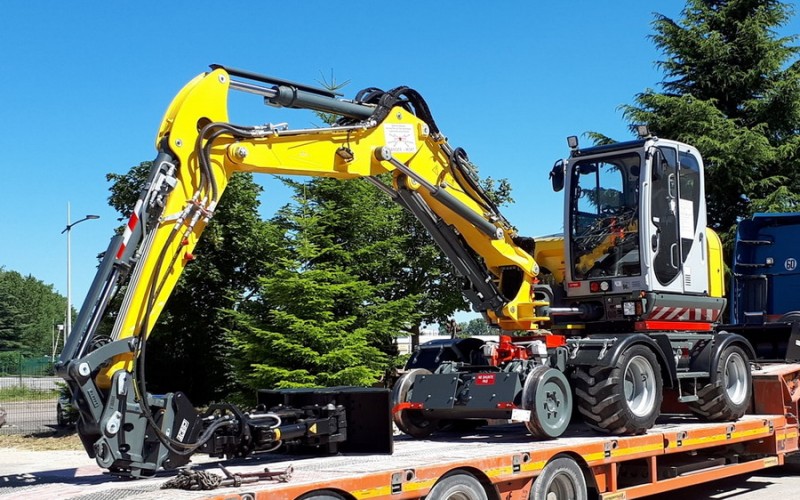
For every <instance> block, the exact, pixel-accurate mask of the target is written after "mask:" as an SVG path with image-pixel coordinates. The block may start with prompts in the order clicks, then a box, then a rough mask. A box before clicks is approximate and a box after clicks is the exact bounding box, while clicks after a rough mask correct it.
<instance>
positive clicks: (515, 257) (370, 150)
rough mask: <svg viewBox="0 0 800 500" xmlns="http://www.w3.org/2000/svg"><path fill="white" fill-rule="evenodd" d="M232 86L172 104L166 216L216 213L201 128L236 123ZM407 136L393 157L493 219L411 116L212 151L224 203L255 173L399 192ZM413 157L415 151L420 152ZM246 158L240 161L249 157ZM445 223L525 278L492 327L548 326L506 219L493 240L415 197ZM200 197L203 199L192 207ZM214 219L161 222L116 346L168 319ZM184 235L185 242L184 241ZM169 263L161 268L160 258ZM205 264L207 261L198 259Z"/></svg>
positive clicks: (439, 143) (124, 360) (220, 82)
mask: <svg viewBox="0 0 800 500" xmlns="http://www.w3.org/2000/svg"><path fill="white" fill-rule="evenodd" d="M229 85H230V77H229V75H228V74H227V72H226V71H225V70H223V69H216V70H214V71H211V72H209V73H205V74H203V75H199V76H197V77H196V78H194V79H193V80H191V81H190V82H189V83H188V84H187V85H186V86H185V87H184V88H183V89H181V91H180V92H179V93H178V94H177V95H176V97H175V98H174V99H173V101H172V103H171V104H170V105H169V107H168V109H167V111H166V113H165V114H164V118H163V120H162V123H161V126H160V128H159V131H158V135H157V137H156V144H162V143H167V144H168V146H169V149H170V150H171V151H172V153H173V155H174V156H175V160H176V163H177V173H176V176H177V185H176V187H175V188H174V189H173V190H172V191H171V192H170V194H169V195H167V196H166V202H165V209H164V212H163V214H164V215H165V216H166V217H172V216H175V215H177V214H180V213H182V212H183V211H184V210H186V209H187V207H194V206H198V207H201V208H202V209H203V210H210V209H213V208H214V207H213V206H209V205H208V203H207V202H205V201H204V198H205V197H208V196H209V194H210V193H209V192H206V191H199V189H200V171H201V169H200V166H199V159H198V158H199V155H198V153H197V151H198V146H200V147H202V146H204V145H205V143H204V142H203V141H200V140H199V134H200V130H199V129H201V128H202V126H204V125H206V124H208V123H212V122H213V123H228V110H227V99H228V92H229ZM397 130H403V131H406V132H408V134H409V135H408V136H407V137H405V138H404V140H405V141H406V142H404V143H403V144H407V145H409V147H408V148H407V149H406V150H404V151H399V150H398V151H397V152H396V153H394V154H393V156H394V158H395V159H397V160H398V161H399V162H401V163H403V164H405V165H406V166H407V167H408V168H409V169H410V170H412V171H413V172H414V173H415V174H416V175H418V176H419V177H420V178H421V179H422V180H423V181H424V182H420V184H421V185H422V184H425V183H427V184H428V185H430V186H437V187H442V186H445V187H444V189H445V190H446V191H447V192H448V193H449V194H450V195H452V196H453V197H454V198H455V199H456V200H458V202H460V204H461V205H463V207H464V209H465V210H466V211H469V212H472V213H475V214H478V215H479V216H480V217H482V218H484V220H488V218H487V217H486V210H485V208H484V206H483V205H482V202H481V201H480V196H478V194H477V193H475V192H474V191H473V190H472V188H471V187H469V186H466V185H465V186H461V185H460V184H459V182H458V181H457V175H456V173H455V172H454V170H453V169H452V166H451V165H450V160H449V158H448V155H447V153H446V151H445V149H444V147H443V146H445V145H446V141H445V140H444V138H443V137H441V136H437V137H433V136H431V135H430V134H429V133H428V131H427V130H428V127H427V125H426V124H424V123H423V122H422V121H421V120H420V119H418V118H417V117H416V116H414V115H413V114H411V113H408V112H406V111H405V110H403V109H402V108H396V109H394V110H392V111H391V112H390V113H389V114H388V115H387V117H386V118H385V119H384V121H383V122H381V123H377V124H373V125H370V126H364V127H361V128H358V129H352V130H349V131H344V132H343V131H341V130H334V129H332V128H330V129H329V128H318V129H313V130H305V131H303V130H299V131H296V132H292V133H287V134H283V135H281V134H276V133H265V134H263V136H262V137H256V138H252V137H248V138H243V137H233V135H231V134H230V133H224V134H222V135H220V136H218V137H217V138H216V139H214V142H213V144H212V146H211V148H210V155H209V163H210V169H211V171H212V173H213V177H214V179H215V181H216V184H217V187H218V190H217V191H218V194H219V195H222V192H223V191H224V190H225V187H226V185H227V182H228V179H229V178H230V177H231V176H232V175H233V174H234V173H235V172H253V173H264V174H280V175H304V176H311V177H333V178H338V179H354V178H361V177H367V176H375V175H377V174H382V173H391V174H392V175H393V176H394V182H393V183H392V186H398V185H401V184H404V182H400V181H399V179H401V178H404V177H405V176H404V175H403V174H402V173H401V172H400V171H399V170H397V169H396V168H395V166H394V165H393V164H391V163H389V162H386V161H381V160H379V159H378V157H376V155H375V152H376V151H378V150H380V149H381V148H383V147H385V146H391V144H389V141H390V140H391V137H393V136H392V133H393V132H394V131H397ZM342 147H347V148H349V149H350V150H351V151H352V153H353V159H352V160H351V161H345V159H343V158H341V157H340V156H339V155H338V154H337V151H338V150H339V149H340V148H342ZM412 150H413V151H412ZM245 152H246V154H240V153H245ZM416 192H417V193H418V194H419V195H420V196H421V197H422V198H423V199H424V200H425V202H426V203H427V204H428V205H429V206H430V208H431V210H432V211H433V212H435V213H436V215H437V216H439V217H440V218H441V219H442V221H443V222H444V223H445V224H447V225H450V226H452V227H454V228H455V229H456V230H457V231H458V233H459V234H460V235H461V237H462V238H463V239H464V240H465V241H466V242H467V244H468V245H469V246H470V247H471V248H472V249H473V250H474V251H475V253H477V254H478V255H479V256H480V257H481V259H482V261H483V263H484V264H485V266H486V268H487V271H488V273H489V275H490V276H491V277H492V278H493V279H495V280H499V279H500V277H501V274H502V270H503V269H504V268H508V267H514V268H517V269H519V270H521V272H522V276H523V278H522V284H521V286H520V287H519V289H518V291H517V293H516V295H515V296H514V297H509V300H508V302H507V304H506V305H505V306H504V307H503V308H502V310H501V311H500V312H499V313H496V312H494V311H490V312H489V318H490V321H492V322H493V323H495V324H497V325H499V326H500V327H501V328H503V329H508V330H528V329H535V328H537V327H538V325H539V324H540V323H541V322H542V321H545V320H548V319H549V318H545V317H540V316H537V314H536V305H537V304H536V303H535V302H534V300H533V297H532V291H533V285H534V284H535V283H536V282H537V281H536V272H537V269H538V265H537V263H536V261H535V260H534V258H533V256H531V255H529V254H528V253H527V252H525V251H524V250H522V249H521V248H520V247H518V246H517V245H516V243H515V242H514V241H513V237H514V236H515V235H516V230H515V229H514V228H513V227H511V226H510V225H508V223H506V222H505V221H503V220H498V221H492V223H493V224H494V225H495V226H496V227H497V228H498V229H501V230H502V233H503V236H502V237H501V238H499V239H494V238H492V237H490V236H487V235H486V234H484V233H483V232H481V231H479V230H478V229H477V228H476V227H475V226H473V225H472V224H471V223H469V222H468V221H467V220H466V219H465V218H464V216H463V215H459V214H457V213H456V212H454V211H453V210H452V209H450V208H448V207H447V206H445V205H443V204H442V203H441V202H439V201H438V200H437V199H436V198H434V197H433V196H432V194H431V192H430V191H429V190H428V189H427V188H425V186H424V185H422V186H421V187H419V188H418V189H417V191H416ZM196 193H199V196H200V200H199V201H198V202H197V203H196V204H193V203H192V202H191V201H190V200H191V199H192V197H193V196H195V194H196ZM206 223H207V220H205V219H204V218H201V219H200V220H198V221H197V222H196V223H195V224H193V225H189V223H188V222H183V223H178V224H176V222H175V221H174V220H162V221H160V223H159V224H158V226H157V228H156V229H155V230H154V231H153V232H152V234H151V237H150V239H149V240H147V241H146V242H145V243H143V244H142V245H141V248H140V250H141V251H142V257H141V258H140V260H139V264H138V265H137V266H136V269H135V271H134V275H133V276H132V278H131V286H130V287H129V289H128V290H127V293H126V296H125V299H124V301H123V307H122V308H121V309H120V311H119V314H118V320H117V323H116V324H115V327H114V331H113V333H112V338H113V339H114V340H120V339H125V338H128V337H134V336H145V337H146V336H148V335H149V334H150V331H151V330H152V328H153V326H154V325H155V323H156V321H157V320H158V317H159V315H160V314H161V311H162V310H163V307H164V305H165V303H166V301H167V299H168V298H169V297H170V295H171V294H172V291H173V289H174V288H175V285H176V284H177V281H178V279H179V278H180V276H181V274H182V273H183V270H184V268H185V266H186V265H187V263H188V262H189V261H190V259H186V258H184V257H185V256H186V254H187V253H190V254H191V253H193V250H194V248H195V245H196V244H197V242H198V241H199V239H200V236H201V234H202V232H203V230H204V229H205V226H206ZM176 235H177V236H176ZM162 252H163V254H164V259H163V261H162V263H161V264H160V265H159V263H158V262H159V260H160V259H159V255H160V254H162ZM198 257H199V258H202V256H198ZM132 367H133V355H131V354H123V355H120V356H117V357H115V358H114V360H113V362H112V363H110V365H109V366H108V367H107V368H104V369H103V370H101V372H100V373H99V375H98V377H97V380H96V382H97V384H98V386H99V387H101V388H109V387H110V381H111V377H112V376H113V375H114V373H116V372H117V371H120V370H126V371H129V372H130V371H131V370H132Z"/></svg>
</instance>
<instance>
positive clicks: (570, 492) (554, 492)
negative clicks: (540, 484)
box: [545, 473, 578, 500]
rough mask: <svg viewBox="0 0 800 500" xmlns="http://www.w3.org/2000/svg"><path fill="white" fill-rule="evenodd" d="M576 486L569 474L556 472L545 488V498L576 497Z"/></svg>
mask: <svg viewBox="0 0 800 500" xmlns="http://www.w3.org/2000/svg"><path fill="white" fill-rule="evenodd" d="M577 497H578V494H577V487H576V485H575V483H574V482H573V481H572V477H571V476H570V475H569V474H564V473H561V474H556V475H555V476H554V477H553V480H552V481H551V482H550V485H549V486H548V488H547V494H546V496H545V498H547V500H569V499H571V498H577Z"/></svg>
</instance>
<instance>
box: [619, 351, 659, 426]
mask: <svg viewBox="0 0 800 500" xmlns="http://www.w3.org/2000/svg"><path fill="white" fill-rule="evenodd" d="M655 378H656V377H655V372H653V366H652V365H651V364H650V362H649V361H648V360H647V358H645V357H644V356H634V357H633V358H631V360H630V362H629V363H628V366H627V367H626V368H625V381H624V383H625V401H627V403H628V408H630V410H631V412H632V413H633V414H634V415H636V416H637V417H644V416H647V415H648V414H650V412H651V411H652V409H653V405H654V404H655V399H656V386H655Z"/></svg>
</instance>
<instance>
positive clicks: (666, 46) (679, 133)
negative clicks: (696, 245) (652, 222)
mask: <svg viewBox="0 0 800 500" xmlns="http://www.w3.org/2000/svg"><path fill="white" fill-rule="evenodd" d="M792 14H793V11H792V7H790V6H789V5H787V4H785V3H782V2H779V1H776V0H688V1H687V5H686V8H685V9H684V10H683V12H682V18H681V19H680V20H678V21H675V20H673V19H670V18H668V17H666V16H663V15H657V16H656V19H655V21H654V23H653V26H654V28H655V34H654V35H653V36H652V39H653V41H654V42H655V44H656V46H657V47H658V48H659V49H661V50H662V51H663V53H664V55H665V56H666V57H665V59H664V60H662V61H660V62H659V63H658V64H659V66H660V67H661V69H662V70H663V71H664V74H665V79H664V80H663V81H662V82H661V87H662V89H663V90H662V91H660V92H658V91H655V90H652V89H648V90H646V91H645V92H643V93H641V94H639V95H638V96H637V97H636V103H635V104H634V105H629V106H624V107H623V110H624V114H625V117H626V118H627V119H628V120H629V121H630V122H631V123H632V124H642V123H645V124H648V125H649V126H650V129H651V131H652V132H653V133H655V134H656V135H659V136H662V137H667V138H671V139H677V140H681V141H683V142H687V143H690V144H693V145H695V146H696V147H697V148H698V149H699V150H700V152H701V153H702V154H703V157H704V159H705V163H706V189H707V199H708V206H709V224H710V225H711V226H712V227H713V228H715V229H717V230H718V231H720V232H722V233H723V237H725V233H726V232H727V233H728V236H730V233H731V231H732V230H733V227H734V226H735V224H736V221H737V219H738V218H739V217H742V216H746V215H749V214H750V213H752V212H755V211H766V210H770V211H788V210H797V209H800V175H798V174H797V172H798V171H799V169H800V137H798V135H797V132H798V130H800V73H799V72H800V63H799V62H798V60H797V54H798V48H797V47H794V46H791V45H790V44H791V43H792V42H793V41H794V40H795V39H796V37H795V36H788V37H780V36H778V35H777V34H776V30H777V29H778V28H780V27H781V26H783V25H784V24H785V23H786V22H787V20H788V19H789V17H790V16H791V15H792ZM726 239H727V240H728V241H729V240H730V238H729V237H728V238H726Z"/></svg>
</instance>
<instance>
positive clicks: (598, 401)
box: [574, 345, 664, 434]
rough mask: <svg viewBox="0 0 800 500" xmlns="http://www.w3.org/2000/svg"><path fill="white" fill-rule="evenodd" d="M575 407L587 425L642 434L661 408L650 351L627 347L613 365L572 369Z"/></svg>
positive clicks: (657, 375) (659, 383)
mask: <svg viewBox="0 0 800 500" xmlns="http://www.w3.org/2000/svg"><path fill="white" fill-rule="evenodd" d="M574 376H575V396H576V399H577V402H578V410H579V411H580V413H581V415H582V416H583V418H584V421H585V422H586V424H587V425H589V427H591V428H593V429H595V430H598V431H601V432H607V433H610V434H643V433H644V432H646V431H647V429H649V428H651V427H653V424H654V423H655V421H656V418H658V415H659V413H660V411H661V400H662V398H663V389H664V388H663V382H662V379H661V370H660V367H659V364H658V360H657V359H656V356H655V354H653V351H651V350H650V349H648V348H647V347H645V346H643V345H633V346H631V347H629V348H627V349H626V350H625V351H624V352H623V353H622V354H621V355H620V357H619V362H618V363H617V365H616V366H592V367H583V366H579V367H577V369H576V370H575V374H574Z"/></svg>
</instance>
